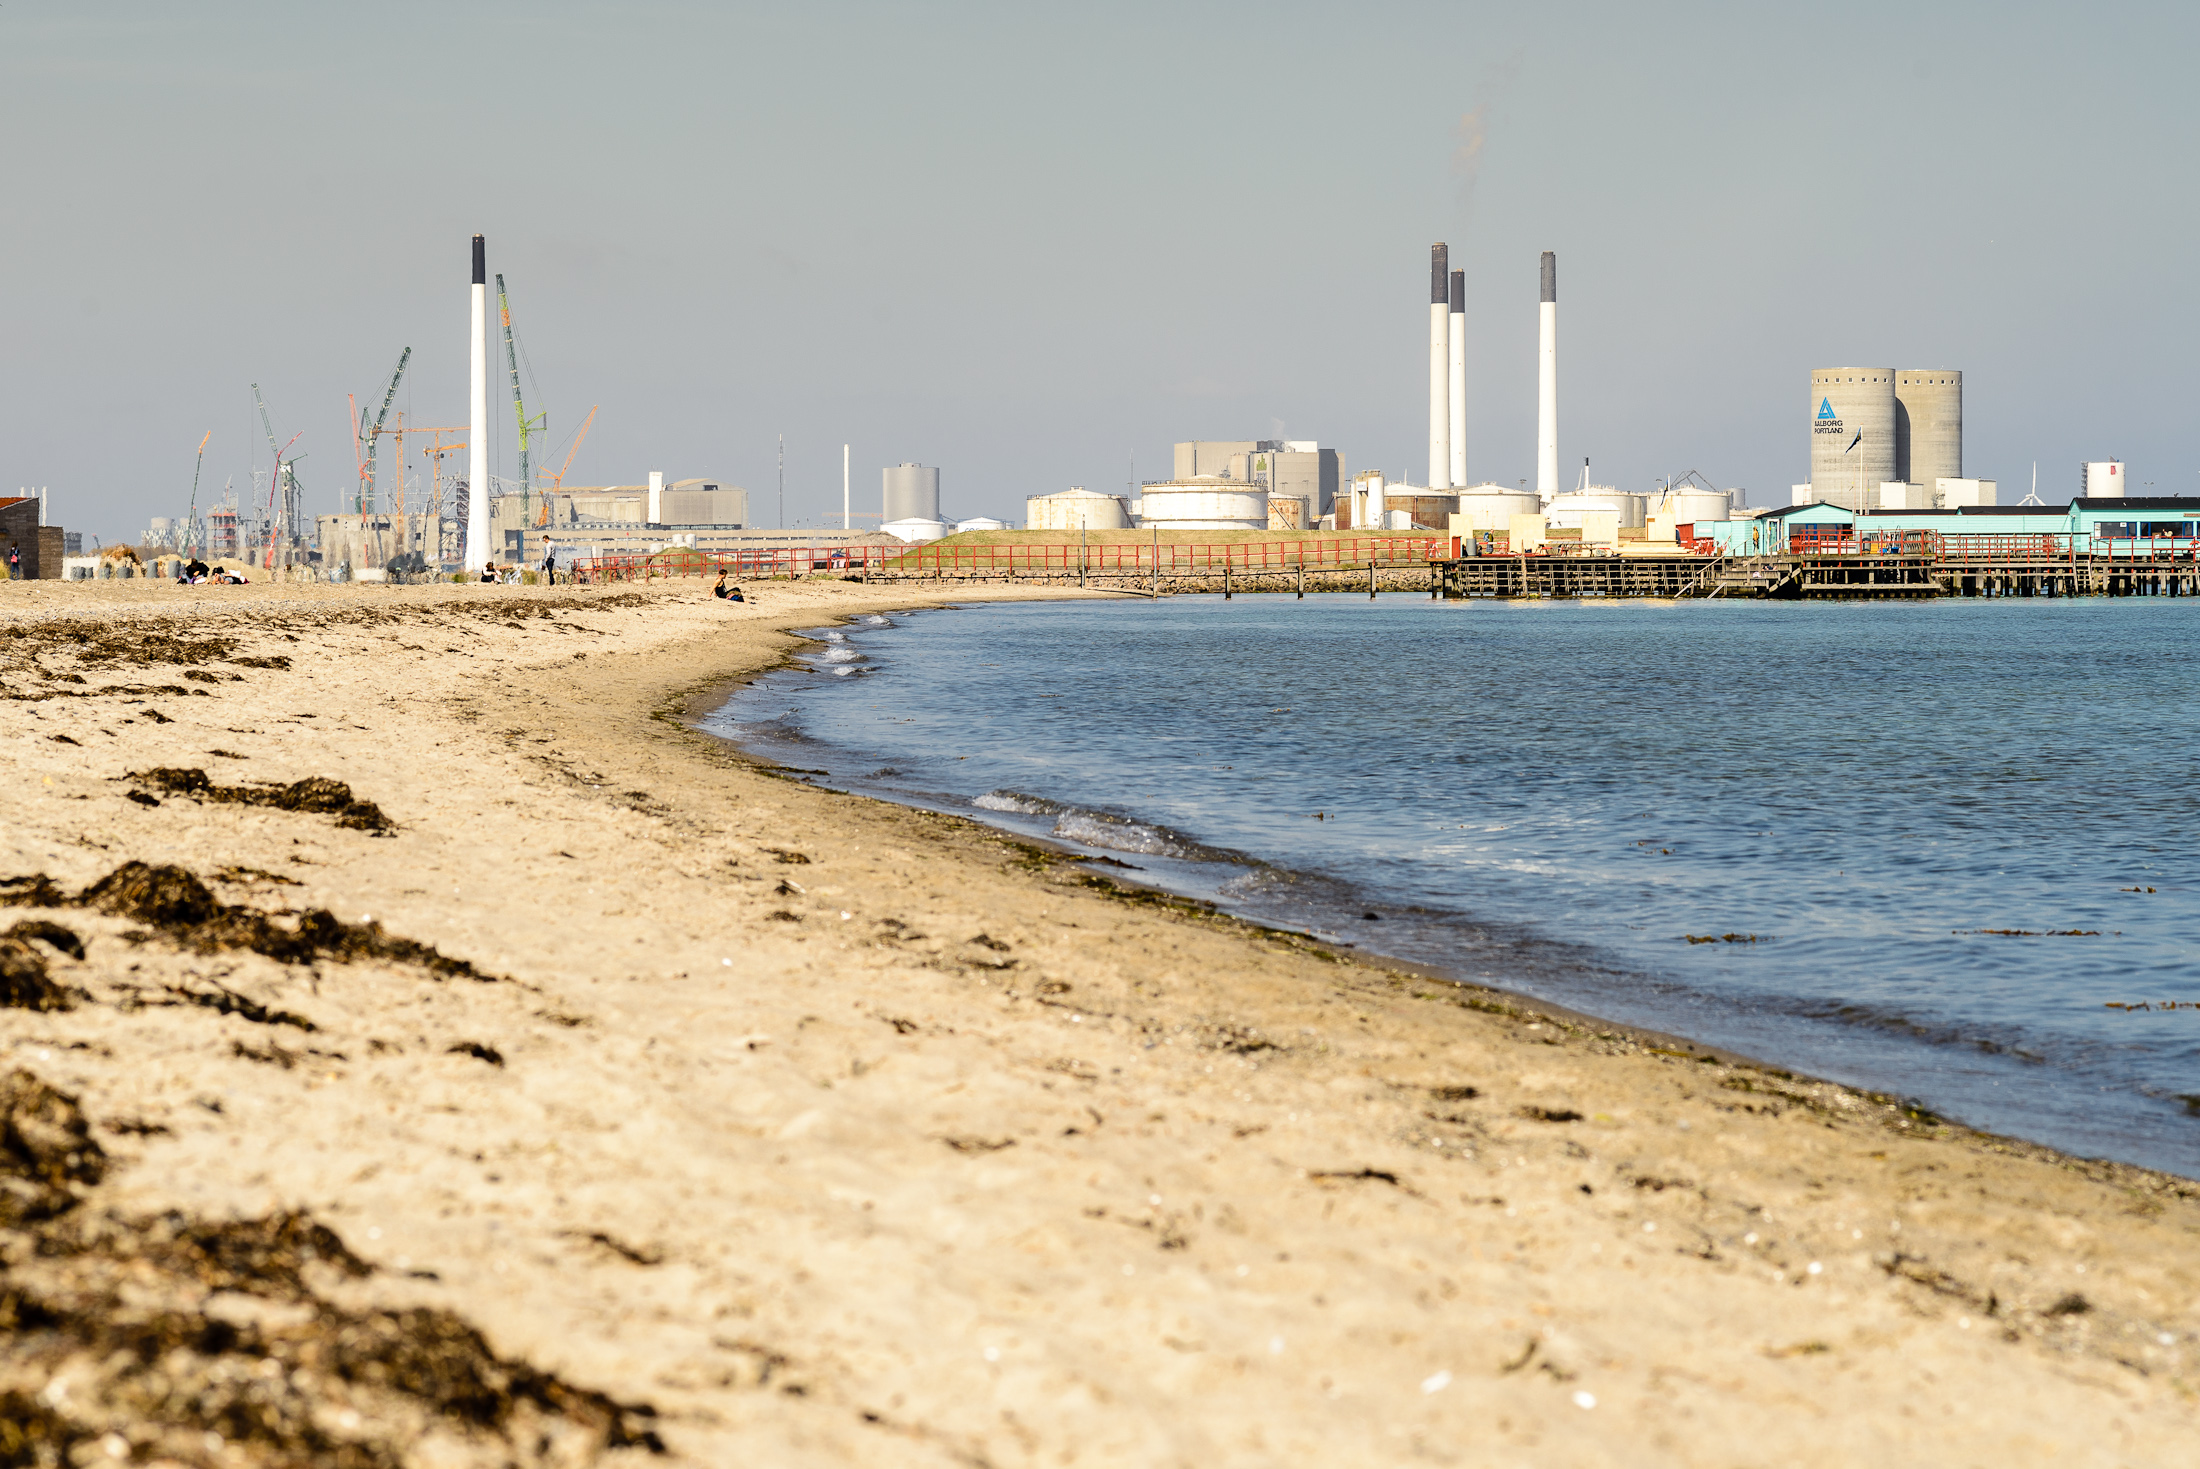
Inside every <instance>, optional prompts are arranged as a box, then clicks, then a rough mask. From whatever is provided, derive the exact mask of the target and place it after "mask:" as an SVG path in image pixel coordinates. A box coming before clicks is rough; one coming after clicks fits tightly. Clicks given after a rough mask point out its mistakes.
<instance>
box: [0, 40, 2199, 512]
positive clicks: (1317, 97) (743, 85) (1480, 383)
mask: <svg viewBox="0 0 2200 1469" xmlns="http://www.w3.org/2000/svg"><path fill="white" fill-rule="evenodd" d="M2196 15H2200V12H2196V11H2195V10H2194V9H2193V8H2192V7H2189V6H2172V5H2113V4H2111V5H2098V4H2096V5H2089V6H2085V7H2079V6H2074V5H2053V6H2050V5H2009V4H2001V5H1990V6H1989V5H1930V4H1914V3H1913V4H1872V3H1845V4H1841V5H1835V6H1828V5H1791V6H1780V7H1772V6H1764V5H1688V6H1655V5H1645V4H1640V3H1635V4H1614V5H1598V4H1575V5H1566V4H1543V5H1537V6H1523V5H1518V4H1507V5H1443V4H1388V5H1385V4H1375V5H1357V6H1343V5H1335V4H1324V5H1271V6H1257V7H1256V6H1222V5H1197V4H1191V5H1187V4H1182V3H1176V4H1167V5H1139V4H1116V5H1110V6H1104V7H1103V6H1092V5H1079V6H1059V5H1043V4H1028V3H1026V4H999V5H929V6H914V5H886V4H879V5H831V4H810V5H802V6H785V7H773V6H741V5H706V4H651V3H626V4H618V5H609V4H563V3H536V4H529V5H505V4H472V5H467V6H462V7H454V6H448V5H416V4H382V5H368V6H325V5H317V6H302V5H296V4H266V5H243V4H230V5H218V6H197V7H189V6H182V5H176V4H172V3H171V4H164V5H149V4H100V5H95V4H83V3H77V4H63V3H59V0H6V3H5V5H4V6H0V122H4V127H5V136H6V138H7V140H8V147H7V152H6V160H7V169H6V199H7V204H8V208H7V210H6V215H5V218H6V225H5V228H4V229H0V267H4V274H0V281H4V285H0V340H4V341H5V343H6V348H7V350H6V352H5V354H4V360H0V490H4V491H7V492H12V491H13V489H14V487H15V486H17V485H38V484H47V485H51V486H52V487H53V494H54V502H55V518H56V519H59V520H61V521H62V522H64V523H65V524H68V525H70V526H72V527H82V528H85V529H89V530H92V531H94V532H96V533H98V534H100V535H102V536H105V537H108V538H110V539H111V538H114V537H116V536H118V535H124V534H131V535H134V534H135V533H136V531H138V530H139V529H140V528H142V526H143V524H144V520H145V518H146V517H147V516H150V515H156V514H176V513H180V512H181V510H182V508H183V503H184V499H185V497H186V495H187V494H188V492H189V487H190V475H191V460H192V451H193V450H194V449H195V448H196V446H197V444H198V442H199V437H200V435H201V434H202V433H204V432H205V431H206V430H208V429H212V430H213V431H214V439H213V443H212V445H211V446H210V447H209V449H208V454H207V481H208V483H209V485H210V486H211V487H212V488H213V489H215V490H218V488H219V486H220V484H221V482H222V480H223V479H224V478H225V477H234V478H235V479H236V481H237V483H238V484H239V485H240V486H242V485H245V484H247V483H249V472H250V469H251V467H252V465H253V463H254V462H255V459H256V462H257V463H258V464H259V465H260V466H261V467H263V468H264V467H265V465H266V462H267V459H268V451H267V448H266V445H265V443H264V441H263V440H262V439H261V437H260V434H259V429H258V425H257V422H256V421H255V420H254V419H253V418H252V416H251V399H250V393H249V388H248V384H249V383H251V382H254V381H257V382H259V383H260V384H261V386H262V389H263V390H264V391H265V392H266V394H267V397H268V401H269V406H270V408H271V410H272V412H273V414H274V417H275V422H276V427H277V429H278V430H279V431H280V432H281V434H282V436H283V437H285V438H287V437H288V436H289V435H290V434H291V433H293V432H297V431H299V430H303V432H304V437H303V438H302V439H301V440H300V441H299V445H298V447H299V448H300V449H301V450H304V451H307V452H308V453H309V455H310V457H309V458H308V459H307V460H306V461H305V462H304V464H303V465H302V466H301V476H302V478H303V479H304V481H305V484H306V487H307V492H308V496H309V500H310V502H311V505H312V508H314V509H315V510H317V511H328V510H334V509H336V508H338V505H339V502H340V501H341V500H343V499H344V498H345V497H348V494H349V489H350V484H351V481H352V478H353V471H352V462H351V450H350V446H349V443H348V442H347V438H346V433H345V426H344V394H345V393H346V392H347V391H348V392H353V393H357V394H359V395H360V396H361V397H366V396H367V395H369V394H370V393H371V392H373V391H374V390H375V388H376V387H377V385H378V382H379V380H380V379H381V378H382V377H383V376H384V375H386V374H387V372H388V371H389V368H390V366H391V365H392V363H393V362H394V360H395V358H396V356H397V353H398V350H399V348H401V347H403V346H406V345H410V346H412V347H413V348H414V357H413V367H412V370H411V372H410V374H409V383H408V393H407V395H406V398H405V400H403V401H409V403H410V406H411V411H412V414H413V418H414V420H415V421H416V422H441V423H461V422H463V421H464V420H465V416H466V406H465V401H464V389H465V376H466V359H465V340H464V339H465V310H466V291H465V286H466V278H467V258H466V252H467V237H468V236H469V235H470V234H471V233H473V232H474V231H475V230H480V231H483V232H484V233H486V234H487V235H488V237H489V250H490V268H491V269H492V270H501V271H503V272H504V273H505V275H506V277H507V281H508V284H509V286H510V289H511V292H512V298H513V311H514V316H515V319H516V321H517V323H518V326H519V331H520V335H521V337H522V338H523V340H524V342H525V344H526V346H527V349H528V352H529V355H530V357H531V359H532V362H533V366H534V369H535V374H536V377H537V380H538V382H539V385H540V388H541V391H542V394H543V398H544V406H546V407H547V408H548V410H549V412H550V414H551V426H552V430H553V434H552V436H553V438H555V439H560V440H562V439H563V437H564V436H565V435H566V434H567V433H569V432H570V431H571V429H572V428H573V427H574V426H575V425H576V424H577V423H578V422H579V419H580V417H581V415H582V414H583V413H585V412H586V410H587V408H588V406H589V405H590V404H591V403H600V404H601V405H602V407H601V411H600V413H599V415H598V418H597V422H596V426H595V429H594V430H593V432H592V433H591V435H590V438H589V440H588V443H587V445H586V446H585V448H584V449H583V450H582V453H581V456H580V458H579V459H578V461H576V463H575V465H574V468H573V473H572V482H574V483H603V482H632V481H635V480H639V479H641V478H642V477H643V476H644V475H645V474H646V473H647V471H648V470H650V469H652V468H657V469H663V470H665V471H667V472H668V473H669V474H671V475H673V476H675V477H685V476H689V475H713V476H722V477H724V478H727V479H730V480H733V481H735V482H738V483H742V484H745V485H747V486H748V487H749V488H750V490H751V491H752V493H753V494H754V495H755V496H756V500H755V502H754V503H755V505H756V508H757V511H758V516H757V518H758V519H768V518H769V517H768V515H766V514H765V513H764V512H765V511H766V510H767V509H768V506H769V504H770V498H771V495H772V493H773V464H774V461H773V452H774V436H775V435H777V434H779V433H782V432H784V433H785V434H786V437H787V482H788V491H787V496H788V507H789V513H790V518H793V517H800V518H805V519H809V520H812V521H814V520H815V519H816V518H817V517H819V516H821V515H823V514H825V513H827V512H828V510H829V511H830V512H832V513H833V514H836V515H837V512H838V509H839V504H840V446H841V444H842V443H843V442H849V443H852V444H853V445H854V460H855V464H856V492H857V506H858V508H859V509H860V508H863V507H864V506H866V505H869V506H872V507H873V508H875V505H876V500H877V496H878V485H879V467H880V466H881V465H884V464H889V463H894V462H897V461H899V460H902V459H911V460H917V461H921V462H924V463H930V464H937V465H939V466H941V486H942V494H943V500H944V501H945V504H946V506H947V508H948V509H949V510H951V511H953V512H955V513H959V514H965V515H968V514H981V513H989V514H997V515H1001V516H1004V517H1008V518H1021V515H1022V502H1023V497H1024V496H1025V495H1027V494H1031V493H1039V492H1046V491H1051V490H1057V489H1061V488H1063V487H1065V486H1068V485H1071V484H1085V485H1090V486H1093V487H1095V488H1103V487H1104V488H1111V489H1112V488H1117V487H1120V486H1121V485H1122V484H1123V483H1124V481H1125V480H1126V478H1127V477H1128V475H1129V460H1130V458H1131V456H1132V455H1134V454H1135V455H1136V458H1137V465H1138V472H1139V475H1140V476H1141V477H1142V478H1154V477H1159V476H1160V475H1161V474H1163V473H1165V472H1166V469H1167V454H1168V447H1169V445H1170V444H1171V443H1172V442H1174V441H1175V440H1177V439H1183V438H1195V437H1196V438H1251V437H1263V436H1270V435H1276V434H1282V435H1287V436H1289V437H1292V438H1312V439H1318V440H1320V441H1322V442H1323V443H1324V444H1332V445H1335V446H1336V447H1338V448H1340V449H1342V450H1343V451H1344V452H1345V454H1346V456H1347V459H1348V464H1349V467H1351V468H1353V469H1361V468H1384V469H1387V470H1390V471H1391V472H1393V473H1398V472H1402V471H1407V470H1410V471H1411V472H1412V474H1413V477H1414V478H1416V479H1418V478H1421V477H1422V472H1423V470H1424V469H1425V449H1424V448H1423V444H1424V433H1425V421H1424V419H1425V413H1426V401H1427V400H1426V389H1425V373H1426V355H1425V346H1424V342H1425V332H1426V322H1427V317H1426V309H1427V294H1426V292H1427V279H1428V276H1427V258H1428V246H1429V244H1430V242H1431V241H1433V240H1437V239H1444V240H1448V241H1449V242H1450V243H1451V246H1452V251H1453V261H1454V263H1455V264H1456V265H1460V266H1463V268H1464V269H1465V270H1466V271H1467V273H1468V320H1469V327H1470V331H1471V333H1472V347H1471V366H1470V372H1471V386H1470V393H1469V410H1468V411H1469V420H1470V429H1469V433H1470V440H1469V445H1470V446H1469V468H1470V472H1471V474H1472V476H1473V477H1474V478H1476V479H1482V478H1485V477H1487V478H1493V479H1498V480H1507V481H1509V480H1515V479H1520V478H1523V477H1529V476H1532V475H1533V473H1534V468H1533V445H1532V433H1533V425H1534V411H1535V404H1534V377H1533V353H1534V345H1535V302H1536V256H1537V253H1538V252H1539V251H1541V250H1544V249H1554V250H1556V251H1558V252H1559V264H1560V307H1561V323H1560V348H1561V350H1560V370H1561V396H1560V410H1561V411H1560V454H1561V461H1562V464H1571V465H1573V466H1576V467H1578V465H1579V462H1580V459H1581V456H1583V455H1585V454H1586V455H1589V456H1591V457H1592V459H1593V461H1594V465H1593V469H1594V477H1595V478H1596V479H1597V480H1599V481H1605V482H1616V483H1618V484H1619V485H1621V486H1622V487H1623V488H1633V489H1642V488H1647V487H1648V486H1649V484H1650V483H1651V482H1652V481H1653V480H1655V479H1656V478H1657V477H1658V476H1660V475H1663V474H1667V473H1678V472H1680V471H1683V470H1687V469H1691V468H1694V469H1698V470H1701V471H1702V472H1703V473H1704V474H1706V475H1707V476H1708V477H1710V478H1712V479H1714V480H1715V481H1717V482H1718V483H1720V484H1722V485H1741V486H1746V487H1747V488H1748V489H1749V490H1750V491H1751V499H1752V501H1753V502H1754V503H1765V502H1766V501H1768V500H1769V501H1780V500H1784V499H1785V498H1786V487H1787V486H1788V485H1789V484H1790V483H1792V482H1794V481H1796V480H1799V479H1801V478H1803V477H1804V475H1805V474H1806V472H1807V462H1808V461H1807V452H1808V437H1807V420H1808V405H1807V403H1806V401H1805V400H1806V399H1807V397H1808V392H1809V389H1808V378H1807V375H1808V372H1809V370H1810V368H1812V367H1813V366H1835V365H1841V366H1846V365H1867V366H1888V367H1956V368H1961V369H1962V370H1963V371H1964V373H1965V414H1966V420H1967V431H1966V442H1965V464H1966V469H1967V470H1968V471H1969V472H1971V473H1973V474H1980V475H1985V476H1988V477H1995V478H1999V479H2000V480H2001V482H2002V485H2003V492H2004V499H2014V498H2015V497H2016V496H2018V495H2021V494H2022V493H2023V491H2024V482H2025V480H2026V479H2027V477H2028V475H2029V472H2030V465H2031V463H2032V461H2033V460H2034V459H2037V460H2038V461H2039V466H2040V480H2041V486H2042V494H2043V497H2047V498H2055V499H2060V498H2064V497H2066V496H2067V494H2068V493H2069V489H2070V486H2071V484H2072V483H2073V482H2074V480H2075V477H2076V466H2077V464H2078V462H2079V461H2080V460H2081V459H2083V458H2088V457H2104V456H2107V455H2110V454H2116V455H2120V456H2121V457H2123V458H2124V459H2126V460H2127V461H2128V462H2129V463H2130V466H2131V475H2132V479H2133V484H2134V488H2141V487H2144V486H2145V485H2146V484H2147V483H2148V482H2150V481H2151V482H2153V483H2154V485H2155V486H2156V488H2157V491H2158V492H2161V493H2170V492H2200V472H2196V471H2200V444H2196V443H2195V435H2194V431H2193V428H2192V413H2191V404H2192V403H2193V402H2194V401H2195V396H2196V389H2200V383H2196V381H2195V376H2196V371H2195V366H2194V363H2195V355H2194V353H2193V351H2192V349H2191V346H2190V343H2191V342H2192V341H2193V340H2194V338H2195V336H2196V328H2200V321H2196V320H2195V316H2196V311H2195V305H2196V301H2195V286H2194V277H2193V271H2192V269H2191V266H2190V263H2189V257H2190V255H2191V253H2192V252H2191V242H2192V240H2193V238H2194V235H2195V226H2196V223H2200V220H2196V218H2195V216H2196V204H2195V193H2194V189H2193V186H2192V177H2193V163H2192V160H2193V158H2194V156H2195V143H2196V142H2200V139H2196V136H2195V133H2196V128H2195V118H2196V112H2200V109H2196V104H2195V102H2194V100H2193V90H2192V84H2191V81H2190V78H2189V72H2190V69H2191V65H2192V62H2193V60H2194V57H2195V54H2196V48H2195V45H2194V42H2195V40H2196V39H2200V20H2196V18H2195V17H2196ZM1470 113H1477V114H1478V115H1479V117H1480V118H1481V123H1482V136H1483V143H1482V147H1481V149H1480V152H1479V156H1478V159H1477V162H1476V164H1475V166H1474V167H1473V168H1472V169H1471V170H1468V169H1465V168H1463V167H1462V164H1461V158H1460V155H1461V151H1462V149H1461V144H1462V140H1463V138H1464V137H1465V136H1467V133H1466V132H1463V130H1462V118H1463V117H1465V116H1466V115H1468V114H1470ZM1470 131H1471V130H1470ZM499 365H500V364H499ZM502 386H503V385H502V382H501V379H500V380H499V382H498V383H497V388H498V391H497V393H496V395H495V417H494V421H495V423H496V425H497V427H498V435H497V439H496V447H497V450H498V461H499V466H500V472H501V473H505V474H511V473H513V472H514V458H515V455H514V450H515V448H516V434H515V433H514V432H513V430H512V427H511V420H510V413H509V405H508V400H507V399H506V398H505V397H504V396H503V392H502ZM403 401H401V404H400V406H403ZM1566 472H1567V474H1568V476H1569V477H1570V476H1571V473H1572V471H1571V470H1567V471H1566ZM205 493H206V492H205V491H202V498H203V497H204V495H205Z"/></svg>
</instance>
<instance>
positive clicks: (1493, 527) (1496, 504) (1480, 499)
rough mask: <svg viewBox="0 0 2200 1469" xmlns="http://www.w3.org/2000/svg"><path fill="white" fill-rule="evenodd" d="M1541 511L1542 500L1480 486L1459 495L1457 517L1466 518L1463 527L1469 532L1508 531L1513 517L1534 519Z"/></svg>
mask: <svg viewBox="0 0 2200 1469" xmlns="http://www.w3.org/2000/svg"><path fill="white" fill-rule="evenodd" d="M1542 509H1543V497H1542V496H1540V495H1537V494H1535V493H1534V492H1532V491H1529V490H1509V489H1506V488H1505V487H1504V486H1503V485H1496V484H1481V485H1474V486H1472V487H1471V488H1469V489H1465V490H1462V491H1460V493H1459V513H1460V514H1461V515H1463V516H1465V517H1466V520H1467V526H1468V528H1469V529H1472V530H1478V531H1504V530H1510V529H1512V518H1513V517H1514V516H1515V515H1536V514H1540V513H1541V512H1542Z"/></svg>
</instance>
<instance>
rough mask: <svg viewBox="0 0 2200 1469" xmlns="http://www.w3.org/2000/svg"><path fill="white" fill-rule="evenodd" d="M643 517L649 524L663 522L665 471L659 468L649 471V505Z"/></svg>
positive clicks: (661, 523) (660, 523)
mask: <svg viewBox="0 0 2200 1469" xmlns="http://www.w3.org/2000/svg"><path fill="white" fill-rule="evenodd" d="M645 519H647V520H648V521H649V523H650V524H651V525H663V524H664V523H665V472H664V471H663V470H661V469H652V470H651V471H650V472H649V507H648V514H647V515H646V516H645Z"/></svg>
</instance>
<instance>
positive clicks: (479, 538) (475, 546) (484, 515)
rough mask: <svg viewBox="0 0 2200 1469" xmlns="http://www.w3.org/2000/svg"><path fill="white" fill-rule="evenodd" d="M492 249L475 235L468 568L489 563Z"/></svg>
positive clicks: (467, 465)
mask: <svg viewBox="0 0 2200 1469" xmlns="http://www.w3.org/2000/svg"><path fill="white" fill-rule="evenodd" d="M488 266H489V250H488V247H487V246H486V245H484V244H483V243H482V239H481V236H479V235H475V236H474V300H473V317H472V332H471V337H470V340H469V342H468V344H467V345H468V347H469V349H470V350H471V351H472V353H473V361H474V378H473V389H474V396H473V407H474V416H473V422H472V426H471V428H470V430H469V431H468V433H467V435H466V569H467V570H468V571H479V570H481V569H482V568H483V567H484V566H487V565H488V564H489V276H488Z"/></svg>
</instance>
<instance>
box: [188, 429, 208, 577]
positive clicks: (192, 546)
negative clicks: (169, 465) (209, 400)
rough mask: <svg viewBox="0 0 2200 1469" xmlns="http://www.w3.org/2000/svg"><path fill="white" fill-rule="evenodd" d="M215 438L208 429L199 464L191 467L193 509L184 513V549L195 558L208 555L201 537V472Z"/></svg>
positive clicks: (201, 444)
mask: <svg viewBox="0 0 2200 1469" xmlns="http://www.w3.org/2000/svg"><path fill="white" fill-rule="evenodd" d="M213 437H214V431H213V430H212V429H208V430H207V431H206V437H205V438H203V439H201V440H199V462H198V463H196V464H194V465H192V466H191V508H190V509H189V510H186V511H185V512H184V513H183V541H184V544H183V549H184V550H186V551H189V552H191V553H192V554H193V555H195V556H204V555H205V554H206V548H205V547H204V546H203V545H201V544H200V540H201V538H200V536H199V471H200V470H202V469H204V468H206V446H207V444H208V443H210V442H211V441H212V440H213Z"/></svg>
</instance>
